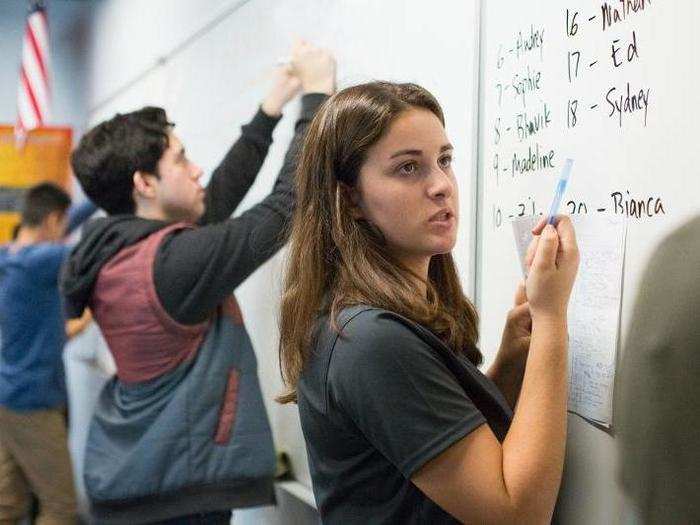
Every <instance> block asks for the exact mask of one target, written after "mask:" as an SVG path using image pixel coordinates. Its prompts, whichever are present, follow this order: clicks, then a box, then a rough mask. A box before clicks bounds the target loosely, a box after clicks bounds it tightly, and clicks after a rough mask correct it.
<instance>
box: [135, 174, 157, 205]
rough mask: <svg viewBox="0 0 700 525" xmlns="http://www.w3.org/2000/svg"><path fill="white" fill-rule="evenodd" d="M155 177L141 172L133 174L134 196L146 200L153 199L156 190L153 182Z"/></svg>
mask: <svg viewBox="0 0 700 525" xmlns="http://www.w3.org/2000/svg"><path fill="white" fill-rule="evenodd" d="M155 180H156V177H155V176H153V175H151V174H150V173H145V172H143V171H136V172H134V177H133V181H134V194H135V195H138V196H140V197H145V198H147V199H152V198H153V197H155V194H156V188H155V183H154V181H155Z"/></svg>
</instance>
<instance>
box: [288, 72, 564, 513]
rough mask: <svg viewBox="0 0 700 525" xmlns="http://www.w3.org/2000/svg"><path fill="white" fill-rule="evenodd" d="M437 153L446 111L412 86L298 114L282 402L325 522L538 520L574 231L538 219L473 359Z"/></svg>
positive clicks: (360, 93) (559, 414)
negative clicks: (302, 446)
mask: <svg viewBox="0 0 700 525" xmlns="http://www.w3.org/2000/svg"><path fill="white" fill-rule="evenodd" d="M451 164H452V146H451V144H450V142H449V140H448V138H447V136H446V134H445V128H444V119H443V114H442V110H441V109H440V106H439V104H438V102H437V101H436V100H435V99H434V98H433V96H432V95H431V94H430V93H428V92H427V91H426V90H424V89H423V88H421V87H419V86H416V85H414V84H391V83H385V82H376V83H370V84H364V85H359V86H355V87H351V88H348V89H345V90H343V91H341V92H339V93H338V94H337V95H335V96H334V97H332V98H331V99H330V100H329V101H328V103H326V105H325V106H324V107H323V109H322V110H321V111H320V112H319V113H318V115H316V117H315V118H314V120H313V122H312V123H311V125H310V127H309V132H308V134H307V137H306V141H305V143H304V147H303V150H302V154H301V157H300V160H299V168H298V172H297V177H298V189H297V191H298V204H297V209H296V211H295V215H294V221H293V228H292V234H291V240H290V251H289V269H288V271H287V275H286V281H285V286H284V290H283V299H282V311H281V319H280V324H281V342H280V352H281V355H280V361H281V365H282V371H283V376H284V379H285V381H286V384H287V385H288V387H289V391H288V393H287V394H286V395H284V396H282V397H281V398H280V399H281V401H285V402H286V401H295V400H296V401H298V403H299V412H300V416H301V422H302V428H303V431H304V436H305V439H306V445H307V449H308V452H309V462H310V467H311V476H312V479H313V485H314V493H315V496H316V501H317V503H318V507H319V511H320V513H321V517H322V519H323V521H324V523H339V524H350V523H421V524H422V523H431V524H438V523H455V522H456V520H460V521H464V522H466V523H518V524H526V523H537V524H541V523H546V522H548V521H549V520H550V519H551V516H552V512H553V508H554V503H555V500H556V496H557V492H558V488H559V483H560V479H561V474H562V465H563V460H564V444H565V437H566V400H567V393H566V389H567V377H566V376H567V358H566V355H567V340H566V333H567V321H566V310H567V303H568V299H569V294H570V291H571V288H572V285H573V282H574V277H575V275H576V270H577V264H578V252H577V247H576V242H575V239H574V231H573V228H572V226H571V222H570V221H569V220H568V219H566V218H561V219H559V222H558V224H557V226H556V227H553V226H546V227H545V226H544V221H543V222H542V223H541V224H540V225H539V226H538V227H537V228H536V229H535V231H534V233H535V234H537V241H538V242H537V243H535V242H533V245H532V247H531V250H530V255H529V258H528V260H529V264H530V265H531V266H530V272H529V276H528V278H527V281H526V282H525V285H524V288H521V289H519V291H518V297H517V299H516V306H515V307H514V309H513V310H512V311H511V312H510V314H509V316H508V320H507V322H506V328H505V331H504V335H503V339H502V344H501V347H500V350H499V353H498V356H497V358H496V361H495V364H494V366H493V367H492V368H491V369H490V370H489V371H488V372H487V374H483V373H482V372H480V371H479V370H478V368H477V365H478V364H479V363H480V362H481V359H482V356H481V353H480V351H479V350H478V348H477V347H476V342H477V314H476V312H475V310H474V307H473V306H472V305H471V303H470V302H469V301H468V299H467V298H466V297H465V296H464V294H463V292H462V289H461V285H460V283H459V279H458V276H457V271H456V269H455V265H454V262H453V259H452V255H451V253H450V252H451V250H452V249H453V247H454V245H455V241H456V233H457V223H458V218H459V209H458V203H459V201H458V197H457V192H458V188H457V179H456V177H455V174H454V172H453V171H452V166H451ZM530 323H531V327H530ZM530 328H531V331H530ZM516 400H517V405H516ZM513 409H514V410H515V413H514V414H513Z"/></svg>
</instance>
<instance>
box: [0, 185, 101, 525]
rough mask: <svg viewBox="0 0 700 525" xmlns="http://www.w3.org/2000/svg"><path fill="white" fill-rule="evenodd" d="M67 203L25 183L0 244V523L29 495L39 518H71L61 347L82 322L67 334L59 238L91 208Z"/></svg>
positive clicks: (14, 516)
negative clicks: (15, 221) (14, 225)
mask: <svg viewBox="0 0 700 525" xmlns="http://www.w3.org/2000/svg"><path fill="white" fill-rule="evenodd" d="M70 204H71V200H70V197H69V196H68V194H67V193H66V192H65V191H64V190H63V189H61V188H59V187H58V186H55V185H53V184H49V183H43V184H39V185H37V186H34V187H32V188H30V189H29V190H28V191H27V194H26V196H25V200H24V205H23V209H22V219H21V223H20V226H19V228H18V230H17V236H16V239H14V241H13V242H12V243H10V244H8V245H5V246H2V247H0V333H2V338H1V339H2V343H1V346H0V523H17V522H19V521H20V520H21V519H22V518H23V517H25V516H26V515H27V512H28V510H29V502H30V496H31V493H32V492H33V493H34V494H36V496H37V498H38V500H39V507H40V514H39V517H38V519H39V523H57V524H61V523H66V524H67V523H71V524H72V523H74V522H75V519H76V515H75V512H76V502H75V492H74V490H75V489H74V485H73V474H72V468H71V462H70V457H69V454H68V443H67V435H66V421H65V410H66V385H65V376H64V370H63V347H64V344H65V342H66V338H67V337H71V336H73V335H77V334H78V333H79V332H80V331H82V329H84V328H85V325H84V324H81V325H76V326H72V327H71V329H70V330H69V331H68V332H69V333H67V327H66V324H65V318H64V316H63V311H62V306H61V299H60V294H59V291H58V275H59V269H60V267H61V265H62V263H63V261H64V260H65V258H66V256H67V255H68V252H69V250H70V247H69V246H67V245H66V244H63V243H62V242H61V241H62V240H63V238H64V236H65V234H66V233H67V232H70V231H71V230H73V229H74V228H76V227H78V226H79V225H80V223H81V222H83V221H84V220H85V219H87V218H88V217H89V216H90V215H92V213H93V212H94V211H95V207H94V205H93V204H92V203H90V202H85V203H83V204H81V205H79V206H77V207H75V208H70ZM69 208H70V210H69Z"/></svg>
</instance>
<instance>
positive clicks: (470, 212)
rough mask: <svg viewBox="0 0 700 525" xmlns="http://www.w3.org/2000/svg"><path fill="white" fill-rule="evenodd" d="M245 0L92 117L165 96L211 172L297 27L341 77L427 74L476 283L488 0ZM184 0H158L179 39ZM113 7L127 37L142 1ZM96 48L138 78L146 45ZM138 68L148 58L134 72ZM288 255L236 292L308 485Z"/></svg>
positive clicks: (102, 60) (110, 25)
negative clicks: (286, 324)
mask: <svg viewBox="0 0 700 525" xmlns="http://www.w3.org/2000/svg"><path fill="white" fill-rule="evenodd" d="M159 2H160V0H159ZM210 3H211V4H216V5H217V9H219V11H220V10H221V9H222V7H221V4H222V2H210ZM237 3H239V4H241V7H240V8H239V9H238V10H236V11H235V12H234V13H233V14H231V15H230V16H228V17H226V18H225V19H224V20H223V21H222V22H221V23H219V24H218V25H216V26H215V27H213V28H212V29H211V30H210V31H208V32H207V33H206V34H205V35H204V36H202V37H201V38H199V39H198V40H197V41H196V42H194V43H193V44H192V45H191V46H189V47H186V48H185V49H184V50H182V51H180V52H178V53H177V54H175V55H174V56H173V57H171V58H169V59H168V60H167V61H164V63H163V64H162V66H160V67H157V68H155V69H154V70H153V71H152V72H150V73H149V74H148V75H146V76H144V77H143V78H141V79H139V80H138V82H137V83H135V84H134V85H133V86H132V87H131V88H129V89H128V90H126V91H125V92H124V93H123V94H120V95H119V96H118V97H116V98H114V99H113V100H111V101H110V102H109V103H108V104H103V105H101V106H100V108H99V110H97V111H94V112H93V114H92V115H91V121H92V122H93V123H95V122H98V121H100V120H102V119H104V118H109V117H111V116H112V115H113V114H114V113H115V112H117V111H120V112H125V111H129V110H133V109H137V108H139V107H141V106H143V105H145V104H155V105H160V106H164V107H165V108H166V110H167V111H168V116H169V118H170V119H171V120H172V121H174V122H175V123H176V133H178V134H179V136H180V138H181V139H182V140H183V143H184V144H185V146H186V147H187V151H188V155H189V156H190V158H192V159H193V160H194V161H195V162H198V163H201V165H202V167H203V168H204V169H205V172H207V173H211V171H212V170H213V169H214V167H215V166H216V165H217V163H218V162H219V160H220V159H221V158H222V156H223V154H224V152H225V151H226V149H227V148H228V146H229V145H230V144H231V142H232V141H233V140H234V139H235V138H236V137H237V136H238V134H239V126H240V125H241V124H243V123H245V122H246V121H247V120H248V119H249V118H250V117H251V116H252V114H253V112H254V111H255V108H256V106H257V104H258V103H259V102H260V101H261V98H262V97H263V95H264V93H265V90H266V89H267V86H268V85H269V81H270V79H271V72H272V66H273V65H274V64H275V63H276V62H277V61H278V59H279V58H281V57H285V56H287V55H288V53H289V49H290V46H291V43H292V40H293V37H294V36H296V35H299V36H302V37H304V38H306V39H308V40H309V41H311V42H312V43H314V44H317V45H321V46H324V47H327V48H329V49H330V50H331V51H332V52H333V53H334V54H335V56H336V57H337V61H338V79H339V85H340V87H343V86H348V85H351V84H355V83H359V82H364V81H369V80H374V79H384V80H393V81H401V82H409V81H410V82H417V83H419V84H421V85H422V86H424V87H426V88H427V89H429V90H430V91H431V92H432V93H433V94H434V95H435V96H436V97H437V99H438V100H439V101H440V103H441V104H442V106H443V109H444V112H445V115H446V120H447V131H448V136H449V137H450V140H451V141H452V142H453V144H454V146H455V170H456V173H457V176H458V179H459V185H460V203H461V209H462V210H463V212H462V217H461V224H460V232H459V237H458V245H457V248H456V252H455V254H456V260H457V264H458V266H459V270H460V273H461V276H462V279H463V282H464V285H465V290H467V291H468V292H470V293H471V292H472V291H473V283H474V281H473V275H474V254H475V249H474V243H475V228H476V226H475V213H474V210H475V195H476V194H475V180H476V156H475V144H476V133H477V115H476V109H477V103H476V91H477V85H478V80H477V74H478V71H477V63H478V50H477V44H478V9H479V2H477V1H476V0H469V1H459V0H450V1H446V2H444V3H443V4H442V5H441V6H440V7H439V8H436V6H435V5H434V4H431V3H427V2H423V1H420V0H391V1H382V2H377V1H372V0H347V1H342V2H339V1H328V0H285V1H284V2H280V1H277V0H251V1H249V2H228V4H227V5H235V4H237ZM161 4H162V5H161ZM179 4H187V5H190V6H191V4H192V2H187V1H186V0H180V1H177V2H172V1H171V2H167V4H166V3H163V2H160V4H159V5H160V8H163V9H166V11H167V13H166V16H167V23H164V24H162V25H159V26H158V28H159V32H162V33H165V36H163V39H164V40H167V41H172V42H177V38H176V35H174V34H170V33H168V31H169V28H178V30H182V27H187V24H185V23H184V21H183V20H177V19H174V16H175V15H174V13H177V12H178V9H179V7H181V6H180V5H179ZM227 5H223V9H226V7H227ZM160 8H159V7H158V6H155V7H154V6H150V4H149V6H144V11H143V13H142V16H143V17H144V18H145V19H146V20H140V21H139V22H137V23H136V24H135V26H134V27H137V28H138V27H149V26H150V24H149V22H148V20H149V19H150V20H151V22H152V23H155V21H154V20H153V17H154V16H155V14H156V13H157V12H159V11H160ZM212 11H213V12H214V13H215V12H219V11H217V10H214V9H213V10H212ZM183 12H184V13H189V15H188V16H192V17H196V16H198V17H199V18H200V19H201V18H202V15H201V13H202V12H206V11H200V12H199V14H198V15H195V13H194V12H192V10H191V9H184V10H183ZM103 17H104V18H103V19H102V23H103V24H104V30H105V35H107V34H109V35H111V36H110V37H109V38H110V39H111V40H112V41H113V42H114V41H121V42H123V45H124V46H128V45H129V41H130V38H129V35H130V34H131V33H130V31H129V29H128V28H129V27H130V26H129V24H134V23H133V22H131V20H132V18H133V13H131V12H130V10H129V9H127V8H126V7H125V8H124V9H123V11H122V10H120V3H112V4H111V5H110V6H108V9H107V10H106V11H105V12H104V13H103ZM149 17H150V18H149ZM192 25H193V27H192V28H191V31H195V30H196V29H197V26H196V25H195V23H194V22H193V24H192ZM151 33H152V31H151ZM145 34H146V35H147V34H148V33H145ZM120 36H123V37H124V39H123V40H121V38H120ZM183 37H184V35H183ZM103 39H104V38H103ZM135 40H137V41H138V40H140V39H139V38H136V39H135ZM139 45H140V46H141V47H142V48H143V53H145V54H148V53H151V54H152V53H153V49H154V48H157V47H158V46H159V45H160V46H161V47H162V42H161V41H158V42H155V43H154V45H153V46H149V45H144V44H143V41H142V43H141V44H139ZM95 49H96V50H97V51H96V55H97V56H95V57H93V62H94V64H95V67H96V68H97V70H98V71H104V72H105V75H111V78H123V79H128V78H129V76H130V75H129V74H117V73H115V68H116V69H123V68H124V64H123V63H120V55H121V56H134V57H138V53H134V52H133V50H128V49H126V50H125V49H119V47H115V46H113V45H112V46H108V45H105V43H104V42H101V43H99V45H95ZM135 60H137V58H135ZM142 62H143V61H142ZM141 65H143V64H141ZM137 73H138V68H136V69H135V71H134V72H133V74H131V76H134V75H135V74H137ZM100 86H101V87H102V88H103V90H104V89H107V88H105V87H104V83H98V86H97V87H98V88H100ZM103 96H104V93H102V94H98V95H96V96H95V99H96V100H99V99H100V98H101V97H103ZM285 113H286V117H285V118H284V119H283V121H282V122H281V123H280V125H279V126H278V128H277V130H276V131H275V134H274V143H273V145H272V147H271V149H270V153H269V155H268V158H267V160H266V162H265V165H264V167H263V170H262V172H261V173H260V175H259V176H258V179H257V181H256V184H255V186H254V187H253V188H252V189H251V191H250V193H249V194H248V196H247V197H246V199H245V200H244V202H243V203H242V205H241V207H240V210H239V211H244V210H245V209H246V208H248V207H250V206H251V205H253V204H255V203H256V202H258V201H260V200H261V199H262V198H263V197H264V196H265V195H267V193H268V192H269V191H270V189H271V188H272V184H273V181H274V178H275V176H276V175H277V171H278V170H279V167H280V166H281V164H282V159H283V156H284V153H285V151H286V148H287V145H288V143H289V140H290V139H291V137H292V130H293V124H294V119H295V118H296V115H297V114H298V105H294V106H292V107H290V108H289V109H287V110H286V112H285ZM283 257H284V254H283V253H282V254H279V255H278V256H276V257H275V258H273V259H272V260H271V261H270V262H268V263H267V264H266V265H265V266H263V267H262V268H260V269H259V270H258V271H257V272H256V273H255V274H254V275H253V276H251V277H250V278H249V279H248V280H247V281H246V282H245V283H244V284H243V285H242V286H240V287H239V289H238V290H237V291H236V295H237V297H238V299H239V302H240V304H241V308H242V310H243V315H244V318H245V321H246V325H247V327H248V330H249V332H250V335H251V338H252V341H253V346H254V348H255V350H256V353H257V356H258V362H259V377H260V379H261V383H262V388H263V394H264V398H265V402H266V405H267V409H268V413H269V415H270V419H271V423H272V427H273V433H274V438H275V443H276V446H277V447H278V449H280V450H286V451H287V452H288V453H289V454H290V456H291V460H292V467H293V469H294V471H295V474H296V476H297V478H298V479H299V480H300V481H301V482H302V483H304V484H305V485H306V486H308V487H310V486H311V478H310V475H309V471H308V466H307V459H306V451H305V446H304V440H303V436H302V434H301V429H300V425H299V420H298V413H297V411H296V408H294V407H292V406H279V405H277V404H276V403H275V402H274V397H275V396H276V395H277V394H279V393H280V392H281V391H282V383H281V380H280V373H279V366H278V357H277V344H278V335H277V330H278V329H277V312H278V306H279V296H280V287H281V275H282V270H283Z"/></svg>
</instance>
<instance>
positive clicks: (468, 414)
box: [327, 310, 486, 479]
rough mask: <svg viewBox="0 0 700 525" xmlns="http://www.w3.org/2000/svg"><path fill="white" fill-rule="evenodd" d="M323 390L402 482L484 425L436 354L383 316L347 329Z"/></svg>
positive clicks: (371, 315) (366, 317) (377, 313)
mask: <svg viewBox="0 0 700 525" xmlns="http://www.w3.org/2000/svg"><path fill="white" fill-rule="evenodd" d="M327 388H328V396H329V399H330V402H331V403H334V404H336V405H337V408H338V409H339V410H340V411H342V412H343V413H344V414H345V415H346V416H347V417H349V418H350V419H351V420H352V421H353V422H354V424H355V425H356V426H357V427H358V429H359V430H360V431H361V432H362V433H363V434H364V436H365V437H366V438H367V439H368V440H369V442H370V443H371V444H372V445H373V446H374V447H376V448H377V449H378V450H379V452H381V453H382V454H383V455H384V456H385V457H386V458H387V459H388V460H389V461H390V462H391V463H392V464H394V465H395V466H396V468H397V469H398V470H399V471H400V472H401V473H402V474H403V475H404V476H405V477H406V478H407V479H408V478H410V477H411V476H412V475H413V474H414V473H415V472H416V471H417V470H418V469H419V468H420V467H422V466H423V465H424V464H425V463H426V462H428V461H429V460H431V459H433V458H434V457H436V456H438V455H439V454H440V453H441V452H443V451H444V450H446V449H447V448H449V447H450V446H451V445H452V444H454V443H456V442H457V441H459V440H460V439H461V438H463V437H464V436H466V435H467V434H469V433H470V432H472V431H473V430H474V429H476V428H477V427H479V426H480V425H482V424H483V423H485V421H486V420H485V418H484V416H483V415H482V414H481V412H479V410H478V409H477V408H476V406H475V405H474V403H473V402H472V401H471V400H470V399H469V397H468V396H467V394H466V393H465V391H464V389H463V388H462V387H461V386H460V384H459V383H458V382H457V380H456V379H455V377H454V375H452V373H451V372H450V371H449V370H448V369H447V367H446V366H445V365H444V364H443V362H442V360H441V359H440V357H439V355H438V354H437V353H436V350H434V349H432V348H431V347H430V346H429V345H428V344H427V343H426V342H425V341H424V340H423V339H421V338H420V337H419V336H418V335H417V334H416V333H415V332H413V330H412V329H411V328H409V327H408V326H407V325H405V324H403V323H401V322H399V321H398V320H397V319H395V318H393V317H392V316H391V315H390V314H389V313H387V312H384V311H381V310H369V311H365V312H362V313H360V314H358V315H357V316H355V317H354V318H353V319H352V320H351V321H350V322H349V323H348V324H347V325H346V326H345V327H344V329H343V331H342V335H340V337H339V338H338V339H337V341H336V343H335V347H334V349H333V353H332V356H331V361H330V364H329V369H328V378H327Z"/></svg>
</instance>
